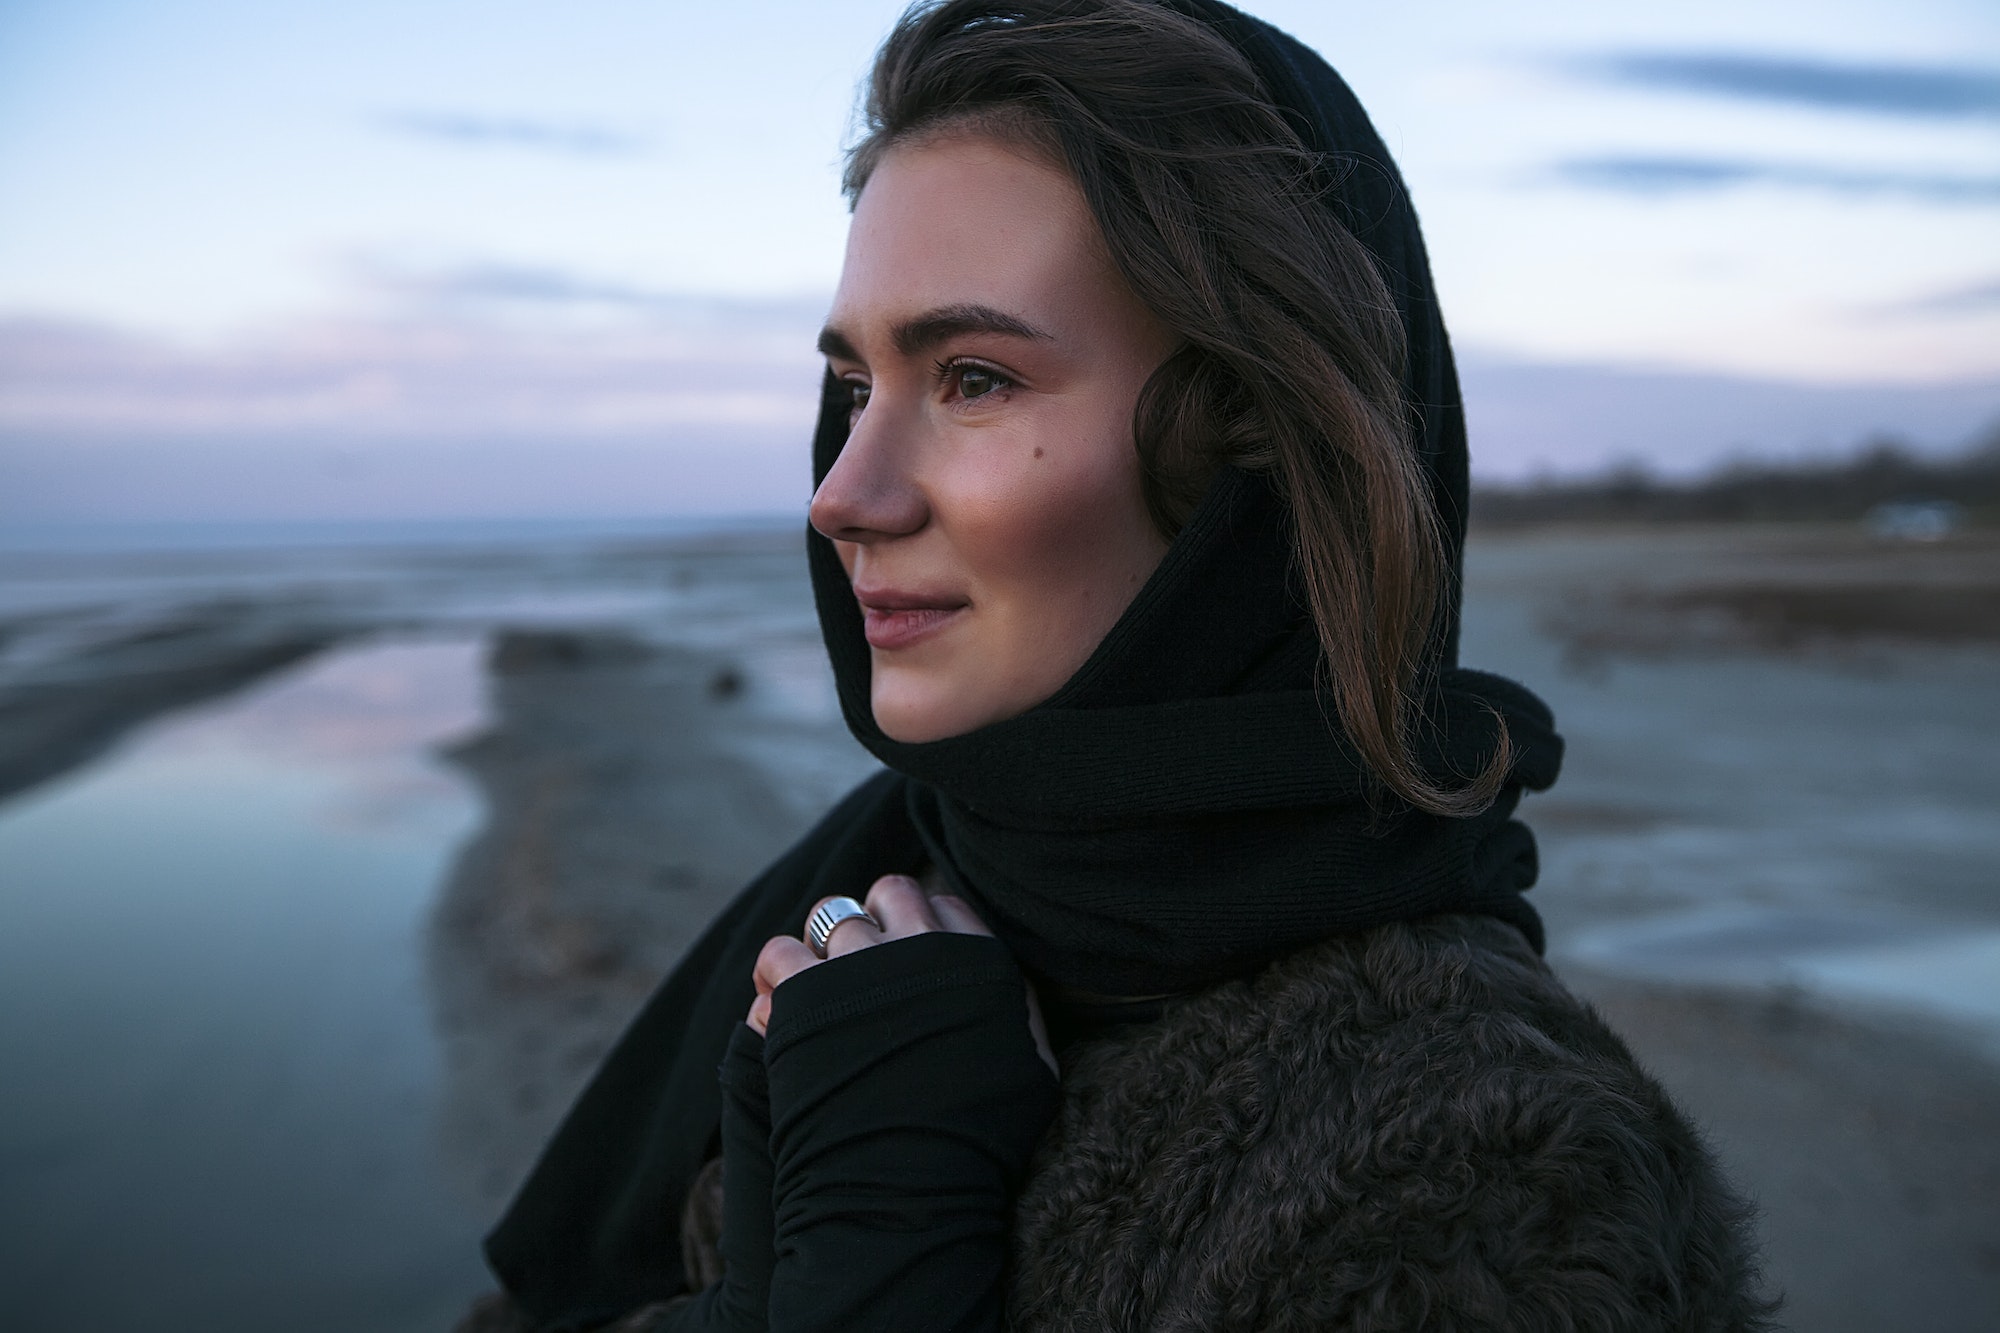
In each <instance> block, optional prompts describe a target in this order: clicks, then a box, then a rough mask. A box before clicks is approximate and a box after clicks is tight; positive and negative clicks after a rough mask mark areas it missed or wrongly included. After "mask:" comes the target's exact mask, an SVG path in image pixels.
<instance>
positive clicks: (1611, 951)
mask: <svg viewBox="0 0 2000 1333" xmlns="http://www.w3.org/2000/svg"><path fill="white" fill-rule="evenodd" d="M796 544H797V543H796V535H795V534H793V533H790V532H783V531H770V532H765V533H762V534H750V535H748V536H745V535H744V534H737V535H736V536H735V537H732V538H730V539H729V540H727V541H724V542H722V543H720V544H719V545H718V544H714V543H709V544H706V545H704V543H703V541H692V542H678V543H675V542H647V541H643V540H639V539H637V538H633V537H629V536H626V537H621V538H620V539H619V540H618V541H616V542H605V541H602V540H597V539H585V538H581V537H579V538H575V539H573V540H568V541H566V542H562V543H554V544H546V543H545V544H543V545H541V546H534V545H532V544H526V545H522V546H519V547H516V548H508V549H501V548H479V549H471V548H466V547H463V546H449V547H435V548H428V549H400V548H399V549H393V550H391V549H381V548H371V549H366V550H359V549H357V550H339V549H312V550H308V549H295V550H292V551H289V552H276V553H257V552H244V551H181V552H177V553H169V554H168V555H164V556H162V555H147V556H134V555H132V554H130V553H123V554H119V553H104V552H92V551H68V552H61V551H58V552H40V553H34V552H30V553H25V554H23V553H12V554H8V553H5V552H0V721H4V720H5V717H4V708H5V706H7V705H8V704H9V703H10V702H12V703H13V704H15V705H16V706H17V709H18V705H19V702H20V701H22V700H28V701H31V702H32V700H34V699H35V698H37V697H41V696H38V695H37V694H36V693H35V692H36V691H37V690H47V689H50V688H60V689H62V690H68V691H71V694H70V695H69V696H66V697H74V696H75V693H76V689H77V688H79V687H80V688H81V690H82V691H83V693H84V695H85V696H86V697H94V693H93V692H95V694H101V696H102V697H104V698H112V697H114V696H116V695H118V694H119V693H120V692H130V691H131V690H133V689H135V688H136V684H135V682H141V681H143V680H144V679H145V678H146V677H147V675H148V673H153V674H154V675H158V674H159V673H162V672H168V673H171V672H172V671H175V670H180V669H182V668H183V667H185V666H186V665H187V664H188V663H190V662H199V661H201V660H203V659H204V657H205V656H208V657H212V656H213V655H215V654H217V653H223V652H230V651H239V650H240V649H241V648H242V646H243V645H244V644H246V643H248V644H251V645H253V646H254V645H255V644H256V643H257V642H260V641H263V640H265V639H282V638H283V637H284V636H286V635H297V634H298V633H300V632H302V630H309V631H311V632H314V633H322V634H323V635H324V636H325V637H326V638H327V639H328V640H330V641H331V642H333V643H334V644H336V646H335V647H333V648H332V649H331V650H329V651H327V652H325V653H324V654H322V655H320V656H317V657H315V658H312V659H310V660H309V661H307V662H306V663H305V664H304V665H301V666H295V667H292V668H289V669H287V670H286V671H284V672H283V673H281V674H279V675H277V676H273V677H269V678H266V679H264V680H263V681H262V682H261V683H259V684H256V685H253V686H251V687H250V688H249V689H247V690H245V691H243V692H241V693H237V694H234V695H230V696H228V697H225V698H223V699H222V700H220V701H219V702H216V701H211V702H206V703H197V704H194V705H192V706H186V699H195V698H199V697H200V696H199V695H197V694H189V695H187V696H186V698H185V699H183V700H181V703H180V705H177V706H180V707H181V711H177V712H176V711H168V712H166V713H163V714H161V715H160V716H159V717H157V718H156V719H155V720H153V721H151V722H149V723H144V724H142V725H141V726H140V727H139V728H138V729H137V730H136V731H134V732H132V733H130V734H129V735H127V736H126V738H125V739H124V741H123V742H122V743H119V744H117V745H116V746H114V748H113V749H112V750H111V751H110V752H109V754H108V756H107V757H104V758H101V759H99V760H97V761H96V762H95V763H94V764H92V765H90V766H86V767H81V768H77V769H72V770H71V771H69V772H68V773H67V774H66V775H65V776H63V777H61V778H59V779H57V780H55V781H53V782H50V783H47V784H45V785H42V786H39V787H35V788H32V789H30V790H29V791H28V792H27V793H26V794H25V795H23V796H20V797H17V798H15V799H14V800H12V801H8V802H6V803H4V804H0V1069H5V1070H6V1071H8V1072H7V1077H6V1078H5V1080H4V1081H0V1328H8V1329H11V1328H33V1329H38V1330H56V1331H60V1330H68V1329H78V1330H82V1329H100V1328H106V1327H118V1326H134V1327H149V1328H201V1329H215V1330H230V1329H239V1328H240V1329H244V1330H250V1329H257V1330H264V1329H273V1328H283V1329H286V1330H288V1333H292V1331H295V1330H302V1329H321V1328H324V1329H356V1328H367V1329H388V1330H395V1329H402V1328H409V1329H418V1328H430V1329H436V1328H444V1327H449V1326H450V1323H451V1321H452V1320H453V1318H455V1316H456V1314H457V1313H458V1311H459V1310H460V1309H461V1308H462V1306H463V1302H464V1300H465V1299H466V1297H467V1296H468V1295H469V1294H471V1293H472V1292H474V1291H477V1290H480V1289H482V1288H483V1287H484V1286H485V1285H486V1284H487V1279H486V1277H485V1275H484V1273H483V1271H482V1268H481V1265H480V1262H479V1258H478V1252H477V1239H478V1236H479V1234H480V1233H481V1232H482V1231H483V1230H484V1228H485V1226H486V1225H487V1224H488V1222H489V1221H490V1211H491V1210H490V1206H489V1205H482V1204H475V1203H473V1202H471V1200H470V1198H469V1197H468V1196H462V1195H461V1194H459V1193H458V1192H457V1191H458V1190H460V1189H462V1188H464V1186H463V1183H462V1182H463V1181H464V1179H465V1173H464V1172H463V1171H460V1172H458V1173H457V1174H455V1175H454V1174H452V1173H451V1172H450V1171H449V1170H448V1169H447V1166H448V1159H449V1158H450V1150H449V1147H448V1146H441V1145H440V1142H439V1137H440V1133H441V1130H440V1128H439V1109H440V1108H439V1102H440V1096H441V1088H440V1079H441V1077H442V1074H443V1070H442V1068H441V1066H442V1063H443V1062H442V1059H441V1054H440V1049H439V1042H438V1039H437V1037H436V1036H435V1022H434V1020H435V1012H434V1006H433V1003H432V995H431V992H430V991H429V989H428V986H429V985H430V984H432V983H431V981H429V980H427V977H426V973H425V963H424V952H423V950H424V945H425V939H426V931H427V928H428V924H429V921H430V914H431V912H432V910H433V907H434V905H435V902H436V896H437V894H438V892H439V888H440V885H441V884H442V883H443V882H444V881H445V879H446V875H447V871H448V868H449V866H450V864H451V862H452V859H453V857H454V855H455V853H456V851H457V849H458V848H460V847H461V846H462V845H463V844H464V843H465V841H466V839H467V838H468V837H469V836H470V835H471V833H472V832H473V830H474V827H475V825H476V824H477V822H478V820H479V814H480V812H479V810H478V808H477V803H476V801H475V800H474V799H473V797H472V795H471V794H470V792H469V790H468V789H467V788H466V787H465V786H464V785H463V784H462V783H461V782H460V780H459V779H458V777H457V776H456V775H455V774H454V773H453V772H452V771H451V770H449V769H448V768H446V767H444V766H442V765H441V764H440V763H439V762H438V761H437V760H436V758H435V754H436V751H437V748H438V746H439V745H441V744H444V743H448V742H450V741H451V740H453V739H455V738H459V737H463V736H465V735H467V734H468V733H470V732H472V731H474V730H476V729H477V728H478V727H479V726H480V725H481V723H482V711H481V710H482V700H483V692H484V689H485V677H484V667H483V665H482V659H481V652H482V646H483V644H484V642H485V641H486V639H487V636H489V635H490V634H491V633H493V632H494V631H496V630H500V629H504V628H509V627H514V628H521V627H526V628H536V629H547V628H551V627H568V628H571V629H578V630H584V631H587V632H592V633H596V632H608V633H613V634H618V635H624V636H628V637H630V638H634V639H637V640H640V641H650V642H659V643H676V644H681V645H685V646H689V647H694V648H698V649H702V650H721V651H726V652H727V653H729V654H731V655H733V656H734V657H735V658H736V660H738V661H744V662H749V663H752V664H754V666H755V674H756V680H757V682H758V688H757V689H754V690H751V691H750V692H749V699H748V704H749V706H748V707H747V708H746V710H745V711H744V712H743V713H741V714H740V715H732V716H738V717H739V721H737V722H736V723H735V724H734V726H735V731H734V732H733V733H732V734H731V735H730V736H729V737H728V743H729V745H730V746H732V747H734V748H735V749H736V750H739V751H741V752H742V753H744V754H746V755H749V756H751V757H753V758H754V759H755V761H756V762H757V763H758V764H759V765H760V766H762V767H763V768H766V769H768V770H770V771H773V772H782V773H784V774H786V775H787V776H786V785H787V786H788V787H790V788H798V789H801V790H804V791H806V792H808V793H809V797H810V799H811V800H812V801H815V802H820V803H823V802H824V800H825V799H828V798H829V797H830V795H831V794H832V793H833V792H834V791H836V790H838V789H840V788H841V787H844V786H845V785H847V784H849V783H851V782H852V781H853V780H854V772H853V765H852V760H853V758H854V756H852V755H849V754H846V753H844V752H836V751H834V750H832V749H827V750H826V752H825V754H823V755H822V754H820V753H819V752H818V751H810V752H808V751H805V750H802V747H800V746H799V745H798V744H797V739H796V735H795V732H794V730H792V729H788V728H787V727H784V726H765V725H763V723H762V722H759V721H758V720H757V719H758V718H759V717H760V716H763V713H760V710H763V712H764V713H768V712H770V711H771V710H775V712H776V714H779V715H783V716H784V717H811V718H815V719H819V721H820V722H821V723H824V722H825V721H826V720H827V719H829V718H830V717H831V715H832V712H833V708H834V706H833V701H832V699H831V697H830V693H829V689H828V679H827V673H826V670H825V666H824V662H823V659H822V657H821V656H820V653H819V651H818V649H817V646H816V630H815V626H814V622H813V618H812V612H811V605H810V599H809V597H808V596H807V595H806V592H805V588H804V583H803V573H802V570H801V568H800V564H801V562H800V561H799V559H798V555H797V550H796ZM1752 554H1753V556H1754V553H1752ZM1685 555H1686V552H1682V551H1677V550H1676V549H1675V548H1674V547H1673V545H1672V542H1671V541H1666V542H1665V544H1664V545H1663V544H1662V540H1656V539H1652V538H1647V537H1644V536H1630V537H1618V538H1608V537H1601V536H1600V537H1597V538H1590V539H1585V538H1573V539H1572V538H1559V539H1540V538H1536V539H1522V540H1516V541H1510V542H1486V543H1482V544H1476V545H1475V547H1474V550H1473V553H1472V561H1471V567H1470V569H1469V572H1468V604H1469V606H1470V608H1471V614H1470V615H1469V616H1468V620H1467V625H1466V636H1465V659H1466V661H1467V662H1468V663H1469V664H1473V665H1478V666H1482V667H1487V668H1490V669H1494V670H1498V671H1501V672H1503V673H1505V674H1508V675H1512V676H1515V677H1517V678H1519V679H1521V680H1523V681H1526V682H1528V683H1529V684H1531V685H1532V686H1534V687H1535V688H1536V689H1537V690H1538V691H1539V692H1541V693H1542V694H1543V695H1544V696H1545V697H1547V698H1548V699H1549V701H1550V702H1551V703H1552V704H1553V705H1554V707H1555V709H1556V713H1557V716H1558V719H1559V721H1560V722H1561V725H1562V728H1563V730H1564V732H1565V734H1566V735H1567V737H1568V738H1569V741H1570V747H1571V748H1570V754H1569V759H1568V762H1567V766H1566V771H1565V775H1564V778H1563V780H1562V782H1561V783H1560V784H1559V785H1558V786H1557V788H1556V789H1555V790H1554V791H1553V792H1551V793H1549V794H1547V795H1545V796H1536V797H1532V798H1530V800H1529V801H1528V802H1527V804H1526V807H1525V813H1526V814H1527V817H1528V818H1529V819H1530V821H1531V822H1532V823H1533V824H1534V825H1535V826H1536V828H1537V829H1538V831H1539V833H1540V835H1541V838H1542V844H1543V850H1544V876H1543V881H1542V883H1541V884H1540V886H1539V887H1537V888H1536V890H1535V891H1534V895H1533V897H1534V900H1535V901H1536V903H1537V905H1538V907H1539V908H1540V909H1541V911H1542V912H1543V915H1544V916H1545V918H1546V919H1547V921H1548V924H1549V930H1550V941H1551V955H1552V957H1554V958H1555V959H1556V960H1557V962H1558V963H1559V965H1564V966H1578V967H1587V968H1593V969H1600V970H1606V971H1610V972H1614V973H1618V974H1622V975H1629V976H1640V977H1647V978H1655V979H1661V980H1668V981H1681V982H1692V983H1701V984H1721V985H1727V986H1737V987H1747V988H1753V989H1770V988H1788V989H1790V990H1795V991H1803V992H1806V993H1808V994H1810V995H1812V996H1815V997H1818V998H1819V999H1820V1000H1822V1001H1824V1002H1825V1003H1827V1004H1829V1005H1831V1006H1834V1007H1836V1008H1860V1007H1876V1006H1888V1007H1892V1008H1897V1009H1900V1010H1903V1011H1906V1012H1911V1013H1917V1014H1922V1015H1927V1016H1929V1017H1931V1018H1934V1019H1937V1020H1940V1021H1944V1022H1950V1023H1956V1024H1958V1025H1960V1026H1961V1028H1962V1029H1963V1030H1964V1031H1966V1032H1969V1033H1972V1034H1973V1035H1974V1036H1975V1037H1976V1038H1977V1040H1978V1041H1979V1042H1981V1043H1982V1044H1983V1046H1984V1049H1986V1050H1987V1051H1989V1052H1990V1053H1993V1054H1995V1055H1996V1056H2000V872H1996V870H1995V867H1996V866H2000V820H1996V819H1994V818H1993V811H1994V810H1996V809H2000V761H1996V758H1995V755H1994V751H1993V746H1992V741H1993V738H1994V737H1995V736H2000V692H1996V691H1994V690H1993V689H1992V684H1991V683H1992V681H1993V680H1994V679H1995V674H1994V665H1995V664H1994V661H1993V656H1994V655H1993V654H1992V653H1991V652H1990V651H1986V650H1970V649H1968V650H1951V651H1924V652H1917V651H1909V650H1889V649H1881V650H1875V649H1871V650H1869V652H1868V653H1867V654H1864V655H1862V656H1860V657H1852V658H1836V659H1820V658H1812V657H1778V656H1771V655H1768V654H1766V655H1755V654H1738V655H1724V656H1708V657H1701V658H1687V659H1662V660H1636V659H1635V660H1630V661H1625V660H1619V661H1612V662H1609V663H1602V662H1600V663H1596V664H1591V665H1587V666H1582V667H1580V666H1579V664H1577V663H1576V662H1574V661H1572V660H1570V659H1569V658H1568V657H1566V655H1565V653H1564V651H1563V648H1562V645H1561V644H1560V643H1559V642H1557V640H1556V639H1555V638H1554V637H1552V636H1551V635H1550V634H1549V633H1548V632H1547V631H1546V628H1545V625H1544V621H1545V619H1546V616H1547V612H1548V609H1549V607H1550V605H1551V604H1557V605H1560V604H1561V603H1562V602H1563V600H1564V599H1565V597H1566V596H1567V595H1568V594H1567V591H1566V590H1568V589H1570V588H1572V587H1581V586H1597V585H1603V584H1605V583H1606V582H1607V581H1612V580H1615V579H1617V578H1619V577H1622V576H1623V575H1622V573H1621V570H1622V569H1624V568H1625V567H1628V566H1629V567H1632V568H1636V569H1639V570H1642V571H1643V570H1647V569H1656V568H1661V567H1667V566H1670V565H1671V564H1672V563H1673V562H1674V561H1675V560H1678V559H1681V558H1683V557H1684V556H1685ZM1704 558H1708V557H1704ZM1714 558H1716V559H1720V558H1721V557H1714ZM190 627H192V630H190ZM17 715H18V712H17ZM769 720H770V719H769V718H768V717H766V718H765V721H769ZM781 720H782V719H781ZM0 743H4V737H0ZM816 755H817V756H818V757H817V758H816V757H815V756H816ZM815 764H817V765H818V767H814V765H815ZM454 1181H457V1182H460V1183H459V1184H454V1183H453V1182H454Z"/></svg>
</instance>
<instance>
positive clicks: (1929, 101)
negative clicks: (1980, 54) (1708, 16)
mask: <svg viewBox="0 0 2000 1333" xmlns="http://www.w3.org/2000/svg"><path fill="white" fill-rule="evenodd" d="M1573 68H1574V69H1576V70H1577V71H1578V72H1580V73H1584V74H1587V75H1589V76H1592V77H1596V78H1601V79H1609V80H1610V81H1612V82H1614V83H1623V84H1628V85H1632V86H1635V87H1642V88H1659V89H1665V90H1669V91H1673V92H1688V93H1700V94H1706V95H1709V96H1720V97H1739V98H1745V99H1751V100H1756V101H1762V102H1783V103H1789V104H1791V105H1794V106H1807V107H1814V108H1818V109H1822V110H1828V111H1856V112H1866V113H1870V114H1874V115H1885V116H1914V117H1924V118H1927V119H1937V120H1966V119H1974V120H1995V119H2000V70H1992V69H1982V68H1977V67H1974V66H1966V65H1958V66H1954V65H1878V64H1865V63H1845V62H1837V61H1828V60H1800V59H1785V58H1780V57H1772V56H1752V55H1732V54H1727V53H1721V52H1706V53H1704V52H1683V53H1671V52H1659V53H1647V52H1632V53H1626V54H1619V55H1609V56H1600V57H1595V58H1591V59H1587V60H1583V61H1579V62H1576V63H1575V65H1574V66H1573Z"/></svg>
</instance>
